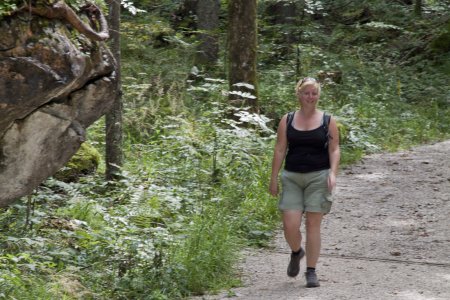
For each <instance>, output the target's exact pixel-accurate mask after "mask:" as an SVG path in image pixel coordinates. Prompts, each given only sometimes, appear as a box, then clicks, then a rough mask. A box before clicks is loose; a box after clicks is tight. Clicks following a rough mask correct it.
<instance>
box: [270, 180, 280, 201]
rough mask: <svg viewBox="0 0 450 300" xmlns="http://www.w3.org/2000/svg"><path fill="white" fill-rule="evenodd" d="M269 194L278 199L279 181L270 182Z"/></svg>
mask: <svg viewBox="0 0 450 300" xmlns="http://www.w3.org/2000/svg"><path fill="white" fill-rule="evenodd" d="M269 193H270V194H271V195H272V196H273V197H277V196H278V180H276V179H275V180H274V179H271V180H270V184H269Z"/></svg>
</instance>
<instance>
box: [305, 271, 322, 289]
mask: <svg viewBox="0 0 450 300" xmlns="http://www.w3.org/2000/svg"><path fill="white" fill-rule="evenodd" d="M305 277H306V287H308V288H313V287H318V286H320V283H319V280H318V279H317V274H316V271H314V270H308V271H306V272H305Z"/></svg>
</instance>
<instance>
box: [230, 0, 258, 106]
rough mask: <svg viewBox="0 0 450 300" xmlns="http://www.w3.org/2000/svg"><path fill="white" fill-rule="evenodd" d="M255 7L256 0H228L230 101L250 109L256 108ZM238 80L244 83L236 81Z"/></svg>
mask: <svg viewBox="0 0 450 300" xmlns="http://www.w3.org/2000/svg"><path fill="white" fill-rule="evenodd" d="M256 8H257V1H256V0H230V1H229V2H228V15H229V23H228V53H229V59H228V63H229V74H228V76H229V84H230V91H231V93H230V102H231V103H232V104H233V105H236V106H250V107H251V111H253V112H258V101H257V99H258V89H257V81H256V80H257V78H256V47H257V27H256ZM240 83H244V84H245V85H239V84H240ZM236 84H238V85H236ZM251 86H253V88H252V87H251ZM233 92H238V93H237V94H234V93H233ZM247 93H249V94H247Z"/></svg>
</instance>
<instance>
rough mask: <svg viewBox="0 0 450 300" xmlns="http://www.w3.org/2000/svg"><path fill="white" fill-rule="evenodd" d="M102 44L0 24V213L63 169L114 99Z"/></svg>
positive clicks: (34, 24)
mask: <svg viewBox="0 0 450 300" xmlns="http://www.w3.org/2000/svg"><path fill="white" fill-rule="evenodd" d="M115 68H116V67H115V63H114V59H113V57H112V55H111V53H110V52H109V50H108V48H107V47H106V45H105V44H104V42H99V41H93V40H92V39H90V38H88V37H87V36H86V35H84V34H81V33H79V31H77V30H75V29H74V27H73V26H71V25H70V24H69V23H68V22H66V21H64V20H60V19H51V18H46V17H42V16H37V15H35V14H29V13H27V12H23V13H21V12H19V13H16V14H14V15H12V16H10V17H7V18H3V19H2V20H0V207H5V206H8V205H10V204H11V203H13V202H14V201H15V200H17V199H18V198H20V197H22V196H24V195H27V194H29V193H30V192H32V191H33V190H34V189H35V188H36V187H37V186H38V185H39V184H40V183H41V182H43V181H44V180H45V179H46V178H47V177H49V176H52V175H53V174H54V173H55V172H57V171H58V170H59V169H60V168H61V167H62V166H64V165H65V164H66V163H67V162H68V161H69V159H70V158H71V157H72V155H73V154H74V153H75V152H76V151H77V150H78V148H79V147H80V145H81V143H82V142H83V141H84V140H85V130H86V128H87V127H88V126H89V125H91V124H92V123H93V122H94V121H95V120H97V119H99V118H100V117H101V116H102V115H103V114H105V113H106V112H107V110H108V109H109V108H110V107H111V105H112V103H113V99H115V95H114V93H115V88H114V87H115Z"/></svg>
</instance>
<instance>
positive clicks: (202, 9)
mask: <svg viewBox="0 0 450 300" xmlns="http://www.w3.org/2000/svg"><path fill="white" fill-rule="evenodd" d="M196 10H197V27H198V30H199V31H200V45H199V47H198V51H197V57H196V61H197V63H198V64H200V65H205V64H214V63H215V62H216V61H217V59H218V58H219V42H218V37H217V31H218V28H219V11H220V0H199V1H198V2H197V9H196Z"/></svg>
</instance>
